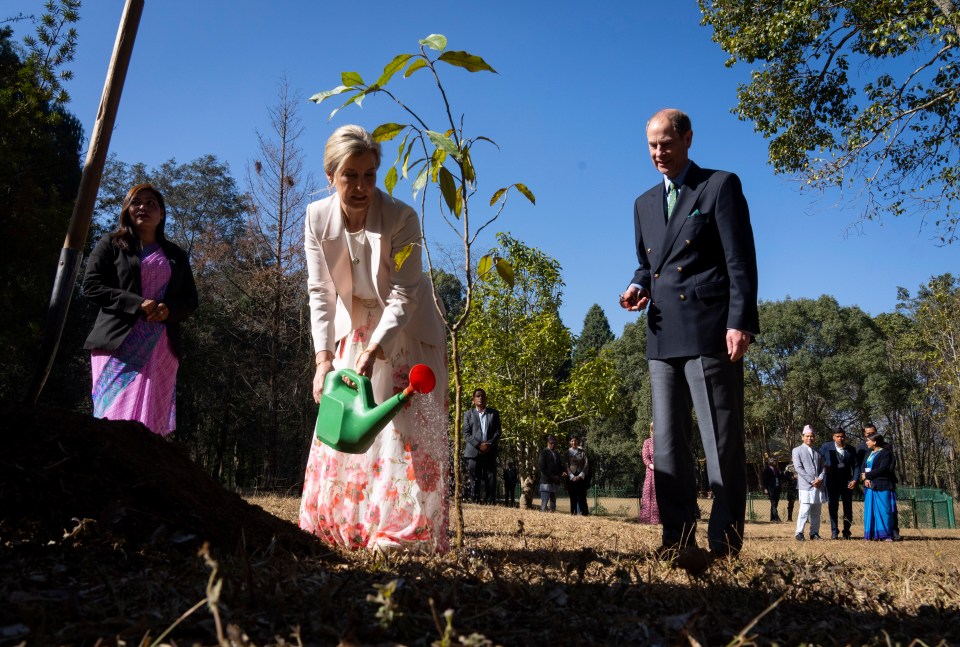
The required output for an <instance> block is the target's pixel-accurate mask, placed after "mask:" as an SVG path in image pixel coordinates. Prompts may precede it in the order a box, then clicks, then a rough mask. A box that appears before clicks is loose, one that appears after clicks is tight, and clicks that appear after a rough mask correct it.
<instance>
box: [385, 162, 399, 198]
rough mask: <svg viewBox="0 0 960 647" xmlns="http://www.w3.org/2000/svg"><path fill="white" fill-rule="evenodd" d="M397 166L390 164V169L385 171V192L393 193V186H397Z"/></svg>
mask: <svg viewBox="0 0 960 647" xmlns="http://www.w3.org/2000/svg"><path fill="white" fill-rule="evenodd" d="M398 179H399V178H398V177H397V167H396V166H391V167H390V170H389V171H387V176H386V177H385V178H383V186H384V187H385V188H386V189H387V193H389V194H390V195H393V187H395V186H397V180H398Z"/></svg>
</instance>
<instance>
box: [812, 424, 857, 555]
mask: <svg viewBox="0 0 960 647" xmlns="http://www.w3.org/2000/svg"><path fill="white" fill-rule="evenodd" d="M820 454H821V455H822V456H823V461H824V464H825V466H826V470H827V510H828V511H829V513H830V537H831V538H832V539H839V538H840V523H839V521H840V520H839V519H838V518H837V517H838V512H839V507H840V502H841V501H842V502H843V538H844V539H850V524H851V523H852V522H853V489H854V488H855V487H856V486H857V479H856V478H855V477H854V474H853V473H854V469H855V465H856V462H857V452H856V450H855V449H854V448H853V447H851V446H850V445H848V444H847V434H846V433H845V432H844V431H843V430H842V429H840V430H838V431H835V432H834V433H833V440H831V441H829V442H825V443H824V444H823V445H822V446H821V447H820Z"/></svg>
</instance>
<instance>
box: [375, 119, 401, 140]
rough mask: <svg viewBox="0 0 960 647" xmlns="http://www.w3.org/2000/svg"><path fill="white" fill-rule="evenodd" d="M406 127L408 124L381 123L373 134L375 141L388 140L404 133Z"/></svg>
mask: <svg viewBox="0 0 960 647" xmlns="http://www.w3.org/2000/svg"><path fill="white" fill-rule="evenodd" d="M406 127H407V126H406V124H395V123H389V124H380V125H379V126H377V127H376V128H374V130H373V133H372V134H371V136H372V137H373V141H375V142H387V141H390V140H391V139H393V138H394V137H396V136H397V135H399V134H400V133H402V132H403V130H404V129H405V128H406Z"/></svg>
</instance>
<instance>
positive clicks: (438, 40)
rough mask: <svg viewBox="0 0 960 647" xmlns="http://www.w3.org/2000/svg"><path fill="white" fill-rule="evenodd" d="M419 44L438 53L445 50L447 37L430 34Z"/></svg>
mask: <svg viewBox="0 0 960 647" xmlns="http://www.w3.org/2000/svg"><path fill="white" fill-rule="evenodd" d="M420 44H421V45H423V46H425V47H429V48H430V49H435V50H437V51H438V52H442V51H443V50H445V49H446V48H447V37H446V36H444V35H443V34H430V35H429V36H427V37H426V38H424V39H423V40H421V41H420Z"/></svg>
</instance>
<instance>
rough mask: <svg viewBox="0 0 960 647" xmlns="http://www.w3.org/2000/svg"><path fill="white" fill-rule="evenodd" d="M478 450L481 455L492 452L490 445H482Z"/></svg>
mask: <svg viewBox="0 0 960 647" xmlns="http://www.w3.org/2000/svg"><path fill="white" fill-rule="evenodd" d="M477 449H479V450H480V453H481V454H486V453H487V452H488V451H490V443H480V445H479V447H478V448H477Z"/></svg>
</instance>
